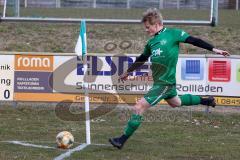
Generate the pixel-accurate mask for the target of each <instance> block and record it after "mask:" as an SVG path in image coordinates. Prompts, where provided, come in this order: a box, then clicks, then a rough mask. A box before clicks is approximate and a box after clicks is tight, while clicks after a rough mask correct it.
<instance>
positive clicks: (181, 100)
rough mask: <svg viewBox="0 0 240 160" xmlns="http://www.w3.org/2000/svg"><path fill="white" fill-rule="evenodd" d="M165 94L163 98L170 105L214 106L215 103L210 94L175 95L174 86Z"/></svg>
mask: <svg viewBox="0 0 240 160" xmlns="http://www.w3.org/2000/svg"><path fill="white" fill-rule="evenodd" d="M166 96H167V97H166V98H165V100H166V101H167V103H168V104H169V105H170V106H171V107H180V106H191V105H199V104H202V105H206V106H212V107H215V105H216V102H215V99H214V97H212V96H207V97H201V96H196V95H191V94H184V95H182V96H180V97H179V96H178V95H177V91H176V88H175V87H173V88H172V89H171V90H169V92H168V94H167V95H166Z"/></svg>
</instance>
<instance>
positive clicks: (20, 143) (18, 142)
mask: <svg viewBox="0 0 240 160" xmlns="http://www.w3.org/2000/svg"><path fill="white" fill-rule="evenodd" d="M2 142H5V143H11V144H18V145H22V146H26V147H35V148H46V149H56V148H55V147H49V146H43V145H36V144H30V143H25V142H21V141H2Z"/></svg>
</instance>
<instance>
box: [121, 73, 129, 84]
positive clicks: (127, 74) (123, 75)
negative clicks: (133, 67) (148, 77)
mask: <svg viewBox="0 0 240 160" xmlns="http://www.w3.org/2000/svg"><path fill="white" fill-rule="evenodd" d="M128 76H129V73H128V72H125V73H123V74H122V75H120V76H119V78H118V79H119V80H120V81H122V82H124V81H126V80H127V78H128Z"/></svg>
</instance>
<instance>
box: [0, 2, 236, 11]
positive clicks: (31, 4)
mask: <svg viewBox="0 0 240 160" xmlns="http://www.w3.org/2000/svg"><path fill="white" fill-rule="evenodd" d="M4 1H5V0H0V4H1V5H3V4H4ZM15 1H18V0H8V3H10V4H11V3H12V4H14V3H15ZM19 1H20V4H21V6H23V7H44V8H64V7H69V8H73V7H74V8H128V9H130V8H148V7H156V8H161V9H165V8H178V9H180V8H192V9H205V8H209V6H210V0H148V1H147V0H19ZM239 6H240V1H239V0H219V8H222V9H236V10H238V9H239Z"/></svg>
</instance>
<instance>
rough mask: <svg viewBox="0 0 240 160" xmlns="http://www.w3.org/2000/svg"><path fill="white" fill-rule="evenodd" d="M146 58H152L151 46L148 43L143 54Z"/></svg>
mask: <svg viewBox="0 0 240 160" xmlns="http://www.w3.org/2000/svg"><path fill="white" fill-rule="evenodd" d="M142 54H143V55H144V56H147V57H150V55H151V49H150V47H149V44H148V43H147V44H146V46H145V47H144V51H143V53H142Z"/></svg>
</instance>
